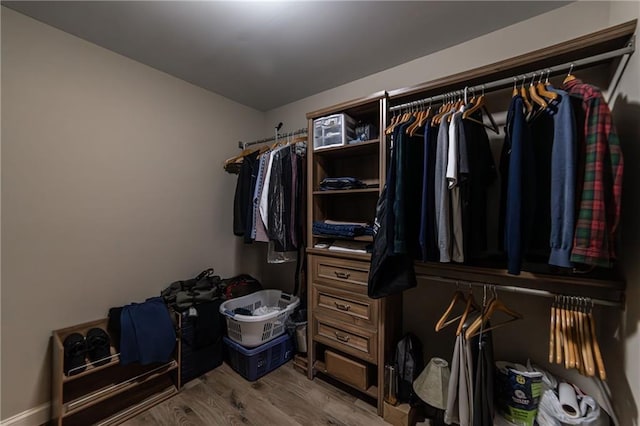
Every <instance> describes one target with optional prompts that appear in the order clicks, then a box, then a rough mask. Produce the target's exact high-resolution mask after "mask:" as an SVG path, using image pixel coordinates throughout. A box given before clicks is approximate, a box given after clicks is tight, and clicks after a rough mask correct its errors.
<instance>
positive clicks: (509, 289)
mask: <svg viewBox="0 0 640 426" xmlns="http://www.w3.org/2000/svg"><path fill="white" fill-rule="evenodd" d="M418 278H424V279H429V280H433V281H440V282H446V283H449V284H468V285H472V286H476V287H483V286H490V287H493V288H495V289H496V291H505V292H508V293H518V294H525V295H529V296H538V297H547V298H554V297H556V296H562V294H561V293H552V292H550V291H545V290H536V289H532V288H525V287H513V286H508V285H495V284H491V283H481V282H477V281H465V280H453V279H451V278H445V277H439V276H435V275H434V276H432V275H418ZM568 297H584V296H568ZM586 298H587V299H589V300H591V301H592V302H593V303H594V304H595V305H602V306H614V307H617V308H622V307H623V306H624V304H623V303H622V302H612V301H610V300H602V299H594V298H592V297H586Z"/></svg>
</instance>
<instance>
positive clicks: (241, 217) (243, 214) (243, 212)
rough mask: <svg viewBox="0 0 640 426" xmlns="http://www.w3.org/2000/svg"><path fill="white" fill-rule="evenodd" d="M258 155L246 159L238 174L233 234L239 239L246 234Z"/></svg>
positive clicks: (234, 201) (251, 155)
mask: <svg viewBox="0 0 640 426" xmlns="http://www.w3.org/2000/svg"><path fill="white" fill-rule="evenodd" d="M257 158H258V153H257V152H253V153H251V154H248V155H247V156H246V157H244V159H243V161H242V165H241V166H240V173H239V174H238V183H237V185H236V192H235V196H234V198H233V233H234V234H235V235H237V236H239V237H241V236H243V235H244V234H245V232H246V223H247V214H248V212H249V200H250V198H249V197H250V194H252V192H251V186H252V184H254V183H253V175H254V174H255V170H254V168H255V167H256V159H257Z"/></svg>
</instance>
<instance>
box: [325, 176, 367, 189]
mask: <svg viewBox="0 0 640 426" xmlns="http://www.w3.org/2000/svg"><path fill="white" fill-rule="evenodd" d="M366 187H367V185H366V184H365V183H364V182H362V181H361V180H360V179H356V178H354V177H328V178H324V179H322V182H320V190H321V191H329V190H332V189H356V188H366Z"/></svg>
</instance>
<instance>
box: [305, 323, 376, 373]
mask: <svg viewBox="0 0 640 426" xmlns="http://www.w3.org/2000/svg"><path fill="white" fill-rule="evenodd" d="M313 334H314V336H313V338H314V339H315V340H317V341H318V342H321V343H324V344H325V345H327V346H331V347H332V348H335V349H338V350H340V351H342V352H345V353H348V354H350V355H354V356H356V357H358V358H360V359H364V360H367V361H370V362H372V363H374V364H375V363H376V362H377V361H378V341H377V340H378V339H377V337H378V333H377V332H375V331H372V330H367V329H365V328H360V327H355V326H352V325H349V324H344V323H340V322H336V321H332V320H330V319H328V318H326V317H325V316H323V315H316V314H314V317H313Z"/></svg>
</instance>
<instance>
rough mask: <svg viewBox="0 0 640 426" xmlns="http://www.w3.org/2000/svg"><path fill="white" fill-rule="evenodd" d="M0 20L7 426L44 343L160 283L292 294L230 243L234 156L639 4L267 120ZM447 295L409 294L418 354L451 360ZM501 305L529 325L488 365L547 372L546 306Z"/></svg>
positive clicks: (414, 67) (629, 342) (634, 342)
mask: <svg viewBox="0 0 640 426" xmlns="http://www.w3.org/2000/svg"><path fill="white" fill-rule="evenodd" d="M2 14H3V16H2V39H3V40H2V52H3V55H2V56H3V58H2V59H3V63H2V89H3V92H4V93H3V97H2V108H3V110H4V111H3V116H2V119H3V121H2V140H3V148H4V152H3V153H2V154H3V155H2V185H3V187H2V199H1V203H2V205H3V208H4V209H6V210H5V211H3V216H2V220H3V222H2V245H3V247H2V249H3V250H2V264H3V266H5V268H4V269H3V271H2V283H3V290H4V291H3V294H2V306H1V308H2V314H1V315H2V345H3V346H4V347H3V352H2V373H3V376H2V395H3V398H2V399H3V401H2V408H1V410H2V413H1V415H0V417H1V418H7V417H8V416H11V415H12V414H15V413H16V412H19V411H22V410H25V409H27V408H31V407H34V406H36V405H37V404H39V403H42V402H44V401H46V400H48V397H49V395H48V386H49V384H48V381H49V378H48V375H49V370H48V363H49V358H48V347H47V344H46V342H47V340H48V336H49V334H50V331H51V329H54V328H58V327H63V326H66V325H70V324H74V323H77V322H80V321H85V320H89V319H93V318H94V317H95V313H96V312H106V309H107V308H108V307H109V306H113V305H117V304H122V303H126V302H129V301H131V300H135V299H139V298H143V297H145V296H147V295H149V293H154V294H155V293H157V291H158V290H159V288H160V287H161V286H162V285H164V284H165V280H166V277H168V276H171V277H176V279H177V278H182V277H184V276H188V275H189V274H191V273H193V272H194V270H196V269H198V268H199V267H201V265H203V264H206V265H212V266H214V267H216V268H217V270H218V272H220V273H221V274H222V275H229V274H233V273H236V272H240V271H245V272H250V273H254V274H256V275H258V276H260V274H261V273H262V272H264V274H265V280H264V281H265V282H266V283H267V284H268V285H270V286H278V287H282V288H291V283H290V280H289V279H288V277H290V276H291V275H290V273H292V270H291V268H288V269H289V270H287V267H283V266H282V265H276V266H273V267H265V266H264V256H265V250H263V249H262V248H261V247H253V248H247V247H244V246H243V245H242V243H240V242H239V240H238V239H237V238H235V237H233V236H232V235H231V232H230V229H231V202H232V200H233V190H234V187H235V177H234V176H230V175H227V174H225V173H224V172H222V169H221V167H220V163H221V161H222V160H224V159H225V158H227V157H229V156H231V155H233V154H235V153H237V147H236V146H235V143H234V141H236V140H238V139H243V140H249V139H253V138H257V137H263V135H264V134H271V132H272V131H273V126H274V124H275V123H277V122H280V121H282V122H284V125H285V130H293V129H297V128H299V127H304V126H305V125H306V121H305V113H306V112H309V111H313V110H315V109H319V108H324V107H327V106H330V105H334V104H336V103H339V102H342V101H345V100H349V99H353V98H356V97H360V96H365V95H368V94H370V93H373V92H376V91H379V90H382V89H386V90H391V89H397V88H400V87H406V86H410V85H414V84H419V83H422V82H424V81H428V80H432V79H434V78H438V77H441V76H444V75H449V74H452V73H455V72H459V71H464V70H466V69H470V68H474V67H477V66H481V65H484V64H488V63H492V62H495V61H499V60H502V59H506V58H508V57H511V56H514V55H518V54H521V53H523V52H526V51H529V50H534V49H537V48H541V47H545V46H548V45H551V44H555V43H558V42H561V41H564V40H568V39H571V38H574V37H578V36H580V35H583V34H585V33H589V32H593V31H597V30H599V29H602V28H605V27H607V26H610V25H614V24H617V23H620V22H624V21H627V20H630V19H633V18H637V17H638V16H640V10H639V3H637V2H612V3H608V2H578V3H572V4H570V5H568V6H566V7H563V8H560V9H557V10H554V11H552V12H549V13H547V14H544V15H541V16H538V17H535V18H532V19H529V20H527V21H524V22H521V23H518V24H515V25H513V26H511V27H508V28H505V29H502V30H499V31H496V32H494V33H490V34H487V35H485V36H483V37H479V38H477V39H474V40H471V41H469V42H466V43H463V44H460V45H458V46H454V47H451V48H449V49H446V50H443V51H441V52H437V53H434V54H432V55H429V56H425V57H423V58H419V59H416V60H414V61H411V62H408V63H406V64H402V65H400V66H397V67H394V68H391V69H389V70H386V71H382V72H380V73H377V74H373V75H371V76H368V77H365V78H363V79H360V80H357V81H354V82H351V83H348V84H345V85H342V86H340V87H337V88H335V89H331V90H328V91H325V92H322V93H319V94H317V95H314V96H311V97H308V98H305V99H302V100H300V101H297V102H294V103H291V104H288V105H285V106H283V107H281V108H277V109H274V110H272V111H269V112H267V113H266V114H260V113H258V112H256V111H253V110H251V109H249V108H245V107H243V106H241V105H238V104H235V103H233V102H231V101H228V100H226V99H224V98H221V97H219V96H216V95H214V94H211V93H210V92H206V91H204V90H201V89H199V88H196V87H194V86H191V85H189V84H187V83H185V82H182V81H180V80H177V79H175V78H173V77H170V76H167V75H165V74H163V73H161V72H158V71H155V70H152V69H150V68H148V67H146V66H143V65H141V64H139V63H136V62H134V61H131V60H128V59H126V58H123V57H121V56H118V55H116V54H114V53H112V52H109V51H106V50H103V49H101V48H98V47H96V46H94V45H91V44H89V43H87V42H84V41H82V40H79V39H77V38H75V37H72V36H70V35H68V34H65V33H62V32H60V31H57V30H55V29H53V28H51V27H48V26H46V25H42V24H40V23H37V22H35V21H33V20H31V19H29V18H26V17H24V16H22V15H19V14H17V13H15V12H12V11H10V10H7V9H5V8H2ZM541 29H542V30H541ZM639 68H640V67H639V66H638V54H637V53H636V55H635V56H634V57H633V58H632V63H631V64H630V66H629V69H627V71H626V73H625V76H624V78H623V81H622V83H621V85H620V87H619V90H618V94H617V96H616V97H615V99H614V101H613V102H612V105H613V106H614V110H615V114H616V122H617V124H618V127H619V130H620V133H621V135H622V136H623V143H624V145H625V146H624V152H625V154H626V158H627V161H628V164H629V163H630V162H631V161H630V160H629V159H636V160H637V159H639V158H640V153H639V152H638V148H637V143H636V141H637V140H638V139H639V138H638V136H640V130H639V129H638V123H639V122H638V120H637V117H638V112H640V111H639V110H638V105H639V102H640V89H639V87H640V84H639V83H638V75H640V70H639ZM309 78H313V76H309ZM125 102H126V104H125ZM70 153H71V154H70ZM636 173H637V172H636V170H634V169H633V168H632V167H628V168H627V173H626V179H625V206H624V212H623V216H624V221H623V222H624V223H623V226H624V229H625V237H626V238H624V240H623V243H624V244H625V248H626V249H627V250H626V251H627V254H626V256H625V258H626V259H637V258H638V247H637V244H638V243H637V241H640V238H638V237H639V235H638V234H639V233H640V225H639V224H638V222H637V220H636V218H637V217H638V213H640V205H639V204H638V203H639V202H638V201H636V200H634V199H633V198H636V199H637V198H638V197H633V195H635V194H636V193H637V189H638V188H637V186H635V185H634V182H638V181H640V180H639V179H638V178H639V177H640V176H636ZM187 206H188V207H187ZM630 218H631V219H632V220H629V219H630ZM230 247H232V248H233V250H229V248H230ZM167 259H172V261H167ZM625 265H626V266H627V267H626V276H627V281H628V283H629V297H628V299H629V307H628V309H627V310H626V311H625V312H623V313H621V315H620V317H621V318H617V317H616V315H615V314H612V313H611V312H612V311H610V310H602V311H600V313H601V315H600V318H608V319H609V320H608V321H606V322H605V321H602V322H601V333H600V335H601V336H603V335H604V334H607V333H609V334H611V335H612V339H611V340H612V341H611V342H608V341H606V342H604V343H605V345H603V346H604V347H605V357H606V358H607V365H608V367H609V375H610V377H611V379H610V385H611V387H612V389H613V392H614V396H615V397H616V398H615V403H616V405H617V409H618V412H619V414H620V418H621V420H622V423H623V424H637V420H638V405H639V402H638V397H639V395H640V389H639V387H640V376H639V375H640V369H639V368H638V366H637V360H638V359H639V357H640V336H639V334H638V321H639V320H638V317H639V315H640V313H639V311H640V306H639V305H638V300H639V296H640V294H639V293H640V286H639V283H638V282H637V281H638V278H636V277H638V274H640V270H636V269H637V268H638V267H637V266H636V265H633V262H626V263H625ZM263 269H265V270H263ZM284 271H286V272H284ZM31 294H33V296H31ZM450 294H451V289H450V287H448V286H446V285H443V284H436V283H432V282H421V283H420V286H419V288H417V289H414V290H411V291H409V292H407V293H406V295H405V317H404V325H405V328H406V329H407V330H412V331H414V332H417V333H418V334H419V335H420V337H421V338H422V340H423V342H425V343H426V352H427V356H429V357H430V356H435V355H441V356H444V357H447V358H448V357H450V353H448V352H449V350H448V348H450V347H451V341H452V338H451V336H450V335H447V334H441V335H435V334H434V333H432V332H431V330H432V327H433V324H434V322H435V319H434V318H435V317H436V316H437V315H439V314H440V312H441V310H442V309H443V306H444V304H445V303H447V302H448V299H449V296H450ZM505 298H506V299H505V300H506V302H507V303H509V304H511V305H514V307H515V308H517V309H519V310H520V311H521V312H522V313H523V314H524V315H525V317H526V320H525V321H524V322H522V323H521V324H520V325H519V326H517V327H514V328H511V329H510V330H511V331H508V330H509V329H508V328H507V329H505V331H504V332H502V333H500V334H498V333H496V337H497V339H496V347H497V348H499V355H500V356H504V357H507V358H517V357H520V356H522V355H523V354H531V355H533V357H534V358H535V359H540V358H544V355H545V352H546V349H545V347H544V343H545V341H546V339H547V337H546V333H547V331H546V330H547V329H548V328H547V327H548V323H546V322H545V321H547V319H546V318H547V316H548V309H549V304H548V301H545V300H539V299H530V298H524V299H523V298H521V297H517V296H512V297H506V296H505ZM63 304H64V305H63ZM68 306H72V308H68ZM25 324H26V325H25ZM523 330H526V335H527V339H526V341H525V340H524V339H522V335H523V334H525V333H523ZM603 338H604V337H603ZM16 341H19V342H20V346H19V347H16V346H15V342H16ZM514 342H515V344H514ZM33 366H36V367H35V368H34V367H33ZM622 366H624V368H622Z"/></svg>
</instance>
